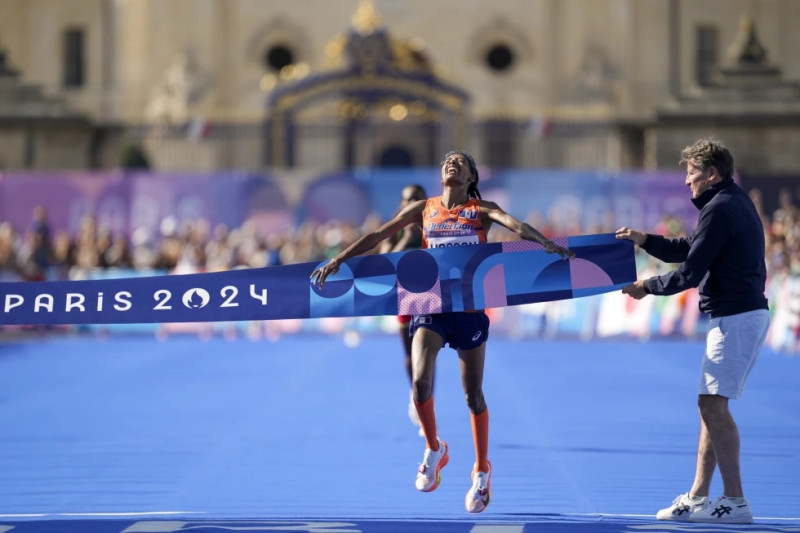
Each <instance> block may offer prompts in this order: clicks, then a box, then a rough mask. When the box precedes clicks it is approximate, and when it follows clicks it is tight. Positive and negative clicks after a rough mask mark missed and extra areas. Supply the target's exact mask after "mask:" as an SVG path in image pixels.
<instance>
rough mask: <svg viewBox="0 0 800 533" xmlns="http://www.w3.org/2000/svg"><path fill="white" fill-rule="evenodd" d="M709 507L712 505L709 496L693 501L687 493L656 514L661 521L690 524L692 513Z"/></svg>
mask: <svg viewBox="0 0 800 533" xmlns="http://www.w3.org/2000/svg"><path fill="white" fill-rule="evenodd" d="M709 505H711V499H710V498H709V497H708V496H703V497H702V498H698V499H692V498H691V497H690V496H689V493H688V492H687V493H685V494H681V495H680V496H678V497H677V498H675V499H674V500H673V501H672V505H670V506H669V507H667V508H666V509H661V510H660V511H659V512H658V513H656V518H657V519H659V520H674V521H676V522H688V521H689V517H690V516H692V513H696V512H698V511H700V510H702V509H705V508H706V507H708V506H709Z"/></svg>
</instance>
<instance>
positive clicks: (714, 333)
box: [700, 309, 769, 400]
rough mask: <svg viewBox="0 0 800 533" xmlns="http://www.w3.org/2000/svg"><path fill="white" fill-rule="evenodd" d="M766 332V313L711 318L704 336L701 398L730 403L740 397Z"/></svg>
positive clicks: (767, 326)
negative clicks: (711, 396) (706, 396)
mask: <svg viewBox="0 0 800 533" xmlns="http://www.w3.org/2000/svg"><path fill="white" fill-rule="evenodd" d="M768 329H769V311H767V310H766V309H756V310H755V311H747V312H746V313H739V314H738V315H730V316H722V317H718V318H712V319H711V322H710V323H709V330H708V335H707V336H706V355H705V357H704V358H703V368H702V371H701V375H700V394H716V395H719V396H724V397H726V398H730V399H733V400H735V399H736V398H738V397H739V396H741V394H742V391H743V390H744V386H745V383H746V382H747V377H748V376H749V375H750V371H751V370H753V365H755V363H756V359H758V354H759V352H760V351H761V347H762V346H763V345H764V339H766V337H767V330H768Z"/></svg>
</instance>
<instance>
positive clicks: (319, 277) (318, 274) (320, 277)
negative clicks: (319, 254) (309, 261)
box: [311, 259, 339, 289]
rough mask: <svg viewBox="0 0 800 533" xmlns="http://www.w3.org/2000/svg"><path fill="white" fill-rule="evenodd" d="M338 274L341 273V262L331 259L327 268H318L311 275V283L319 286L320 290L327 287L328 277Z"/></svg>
mask: <svg viewBox="0 0 800 533" xmlns="http://www.w3.org/2000/svg"><path fill="white" fill-rule="evenodd" d="M337 272H339V261H337V260H336V259H331V260H330V261H328V263H327V264H326V265H325V266H323V267H321V268H318V269H316V270H315V271H314V272H312V273H311V283H313V284H315V285H319V288H320V289H322V287H324V286H325V279H327V277H328V276H330V275H331V274H336V273H337Z"/></svg>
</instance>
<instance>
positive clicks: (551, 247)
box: [544, 241, 575, 259]
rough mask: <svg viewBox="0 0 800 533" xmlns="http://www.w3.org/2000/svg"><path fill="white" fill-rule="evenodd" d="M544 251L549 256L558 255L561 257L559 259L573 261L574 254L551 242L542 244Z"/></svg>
mask: <svg viewBox="0 0 800 533" xmlns="http://www.w3.org/2000/svg"><path fill="white" fill-rule="evenodd" d="M544 249H545V251H547V253H549V254H553V253H555V254H558V255H560V256H561V259H575V252H573V251H572V250H570V249H568V248H564V247H562V246H559V245H557V244H556V243H554V242H553V241H547V242H545V243H544Z"/></svg>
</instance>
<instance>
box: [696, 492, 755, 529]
mask: <svg viewBox="0 0 800 533" xmlns="http://www.w3.org/2000/svg"><path fill="white" fill-rule="evenodd" d="M689 522H703V523H705V524H752V523H753V513H752V512H751V511H750V504H749V503H747V500H745V499H744V498H742V503H733V502H732V501H731V500H730V499H729V498H728V497H727V496H720V497H719V498H717V501H715V502H714V503H712V504H710V505H707V506H706V507H704V508H703V509H701V510H699V511H695V512H694V513H692V514H691V516H689Z"/></svg>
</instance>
